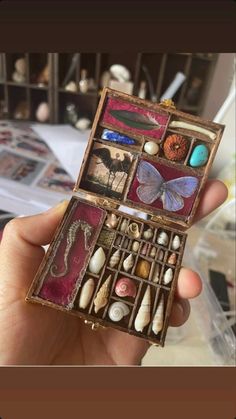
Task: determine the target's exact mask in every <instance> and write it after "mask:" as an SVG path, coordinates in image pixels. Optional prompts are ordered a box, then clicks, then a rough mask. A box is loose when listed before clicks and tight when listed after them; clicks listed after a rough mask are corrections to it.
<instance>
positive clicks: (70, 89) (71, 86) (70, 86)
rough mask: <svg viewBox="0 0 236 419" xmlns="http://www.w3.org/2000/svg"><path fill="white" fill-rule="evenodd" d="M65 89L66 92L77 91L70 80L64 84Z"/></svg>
mask: <svg viewBox="0 0 236 419" xmlns="http://www.w3.org/2000/svg"><path fill="white" fill-rule="evenodd" d="M65 90H67V91H68V92H77V85H76V83H75V82H74V81H70V82H69V83H68V84H67V85H66V86H65Z"/></svg>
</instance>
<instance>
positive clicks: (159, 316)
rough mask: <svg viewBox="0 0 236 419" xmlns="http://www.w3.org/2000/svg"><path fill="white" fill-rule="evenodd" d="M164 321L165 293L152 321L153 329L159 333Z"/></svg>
mask: <svg viewBox="0 0 236 419" xmlns="http://www.w3.org/2000/svg"><path fill="white" fill-rule="evenodd" d="M163 323H164V295H163V294H162V296H161V299H160V302H159V304H158V306H157V309H156V312H155V314H154V317H153V321H152V331H153V333H155V335H157V334H158V333H159V332H160V331H161V330H162V328H163Z"/></svg>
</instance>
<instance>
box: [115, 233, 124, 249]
mask: <svg viewBox="0 0 236 419" xmlns="http://www.w3.org/2000/svg"><path fill="white" fill-rule="evenodd" d="M122 240H123V236H122V235H121V234H117V235H116V239H115V241H114V245H115V246H118V247H121V243H122Z"/></svg>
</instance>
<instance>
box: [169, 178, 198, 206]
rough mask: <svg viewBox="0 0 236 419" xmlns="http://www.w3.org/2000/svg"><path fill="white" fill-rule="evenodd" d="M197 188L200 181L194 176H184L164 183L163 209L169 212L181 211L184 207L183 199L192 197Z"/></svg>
mask: <svg viewBox="0 0 236 419" xmlns="http://www.w3.org/2000/svg"><path fill="white" fill-rule="evenodd" d="M197 186H198V179H197V178H195V177H193V176H184V177H181V178H177V179H172V180H168V181H167V182H164V184H163V193H162V196H161V200H162V203H163V208H164V209H166V210H168V211H179V210H180V209H182V208H183V207H184V200H183V198H182V197H184V198H189V197H190V196H192V195H193V193H194V192H195V191H196V189H197Z"/></svg>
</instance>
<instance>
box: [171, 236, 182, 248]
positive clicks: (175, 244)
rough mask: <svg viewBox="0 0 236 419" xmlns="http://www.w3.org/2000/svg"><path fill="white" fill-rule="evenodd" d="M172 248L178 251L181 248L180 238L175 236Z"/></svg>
mask: <svg viewBox="0 0 236 419" xmlns="http://www.w3.org/2000/svg"><path fill="white" fill-rule="evenodd" d="M171 247H172V249H173V250H177V249H178V248H179V247H180V238H179V236H174V238H173V241H172V244H171Z"/></svg>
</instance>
